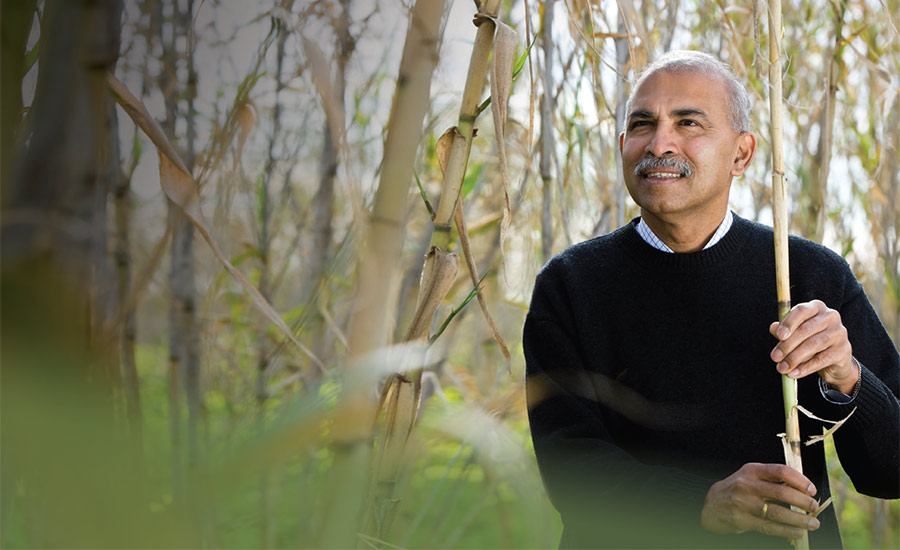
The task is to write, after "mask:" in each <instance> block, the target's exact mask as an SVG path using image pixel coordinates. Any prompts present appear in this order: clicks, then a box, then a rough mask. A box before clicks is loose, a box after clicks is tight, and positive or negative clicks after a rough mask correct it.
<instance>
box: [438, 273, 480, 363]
mask: <svg viewBox="0 0 900 550" xmlns="http://www.w3.org/2000/svg"><path fill="white" fill-rule="evenodd" d="M487 274H488V272H485V273H484V275H482V276H481V278H480V279H478V286H476V287H474V288H473V289H472V290H471V291H470V292H469V294H468V295H467V296H466V298H465V299H464V300H463V301H462V303H461V304H459V306H457V307H456V309H454V310H453V311H451V312H450V315H448V316H447V318H446V319H444V322H443V323H441V328H439V329H438V331H437V332H436V333H434V335H433V336H432V337H431V338H429V339H428V344H429V345H431V344H434V343H435V342H436V341H437V339H438V338H440V336H441V334H443V333H444V331H445V330H447V327H448V326H449V325H450V321H452V320H453V318H454V317H456V315H457V314H458V313H459V312H460V311H462V310H463V308H464V307H466V306H467V305H468V304H469V302H471V301H472V300H473V299H474V298H475V297H476V296H478V294H479V293H480V292H481V290H482V286H481V282H482V281H484V278H485V277H487Z"/></svg>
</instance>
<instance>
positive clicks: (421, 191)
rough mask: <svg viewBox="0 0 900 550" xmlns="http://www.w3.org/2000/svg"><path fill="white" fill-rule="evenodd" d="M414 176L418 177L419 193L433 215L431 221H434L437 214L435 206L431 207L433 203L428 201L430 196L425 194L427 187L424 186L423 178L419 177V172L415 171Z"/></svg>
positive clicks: (429, 212)
mask: <svg viewBox="0 0 900 550" xmlns="http://www.w3.org/2000/svg"><path fill="white" fill-rule="evenodd" d="M413 176H415V178H416V185H417V186H418V187H419V195H421V196H422V201H424V202H425V208H427V209H428V214H429V215H430V216H431V221H434V218H435V216H437V214H435V213H434V208H432V207H431V203H430V202H428V196H427V195H426V194H425V189H423V188H422V180H420V179H419V174H417V173H415V172H413Z"/></svg>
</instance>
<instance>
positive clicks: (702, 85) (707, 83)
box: [627, 69, 728, 116]
mask: <svg viewBox="0 0 900 550" xmlns="http://www.w3.org/2000/svg"><path fill="white" fill-rule="evenodd" d="M727 102H728V91H727V88H726V85H725V83H724V82H722V80H721V79H719V78H716V77H714V76H710V75H707V74H703V73H700V72H696V71H689V70H688V71H678V72H674V71H667V70H664V69H663V70H659V71H657V72H655V73H653V74H651V75H649V76H648V77H647V78H645V79H642V80H641V81H640V83H639V84H638V88H637V90H635V93H634V97H633V99H632V102H631V109H630V112H629V113H627V114H628V116H632V115H639V114H646V113H647V112H652V113H656V112H658V111H659V110H660V109H661V108H663V109H665V111H666V112H673V113H674V112H676V111H679V112H683V113H689V112H692V111H696V112H700V113H707V114H709V113H711V112H714V111H718V110H721V112H722V113H725V111H726V109H727Z"/></svg>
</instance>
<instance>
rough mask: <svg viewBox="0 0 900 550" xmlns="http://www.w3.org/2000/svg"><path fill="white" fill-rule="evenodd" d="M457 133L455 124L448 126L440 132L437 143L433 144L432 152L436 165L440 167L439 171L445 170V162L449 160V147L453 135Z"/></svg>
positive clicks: (451, 145) (450, 146)
mask: <svg viewBox="0 0 900 550" xmlns="http://www.w3.org/2000/svg"><path fill="white" fill-rule="evenodd" d="M458 134H459V129H458V128H457V127H456V126H453V127H451V128H448V129H447V131H446V132H444V133H443V134H441V137H439V138H438V140H437V143H435V144H434V153H435V156H436V157H437V161H438V165H439V166H440V167H441V173H442V174H445V173H446V172H447V163H448V162H450V149H452V147H453V136H455V135H458Z"/></svg>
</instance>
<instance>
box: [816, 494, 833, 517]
mask: <svg viewBox="0 0 900 550" xmlns="http://www.w3.org/2000/svg"><path fill="white" fill-rule="evenodd" d="M832 502H834V497H828V498H827V499H826V500H825V502H823V503H822V504H820V505H819V509H818V510H816V513H815V514H812V517H818V516H819V514H821V513H822V512H824V511H825V509H826V508H828V507H829V506H831V503H832Z"/></svg>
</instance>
